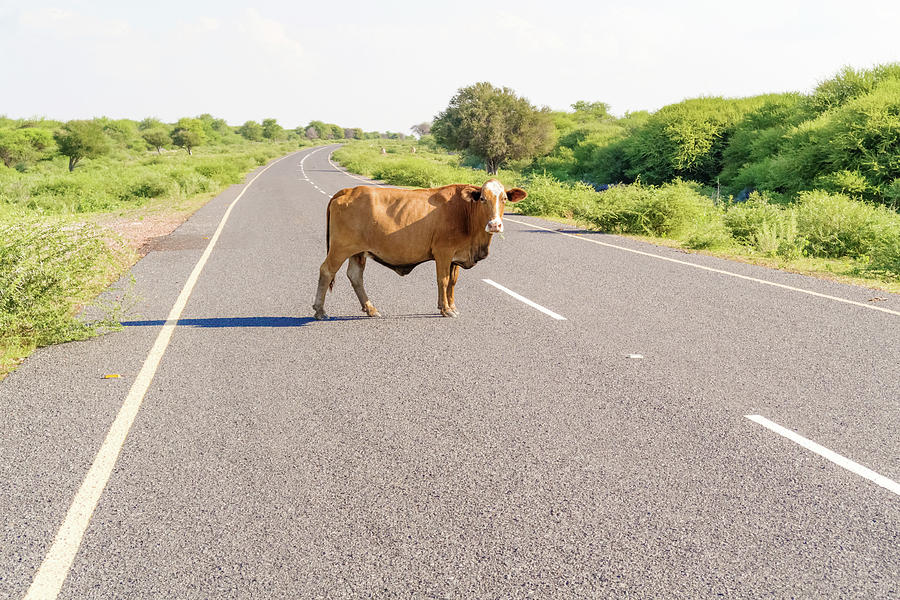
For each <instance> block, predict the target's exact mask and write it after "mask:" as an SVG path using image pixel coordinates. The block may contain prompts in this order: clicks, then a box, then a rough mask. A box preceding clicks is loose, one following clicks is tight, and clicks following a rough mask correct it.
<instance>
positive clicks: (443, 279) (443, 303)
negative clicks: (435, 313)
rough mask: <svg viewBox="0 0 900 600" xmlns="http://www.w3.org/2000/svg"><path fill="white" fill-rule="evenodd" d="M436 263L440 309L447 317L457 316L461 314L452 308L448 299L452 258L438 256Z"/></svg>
mask: <svg viewBox="0 0 900 600" xmlns="http://www.w3.org/2000/svg"><path fill="white" fill-rule="evenodd" d="M434 265H435V271H437V288H438V310H440V311H441V314H442V315H444V316H445V317H457V316H459V315H458V314H457V313H456V312H455V311H453V310H451V309H450V303H449V302H448V300H447V288H448V287H449V286H450V268H451V265H450V260H449V259H447V260H440V259H437V258H436V259H435V261H434Z"/></svg>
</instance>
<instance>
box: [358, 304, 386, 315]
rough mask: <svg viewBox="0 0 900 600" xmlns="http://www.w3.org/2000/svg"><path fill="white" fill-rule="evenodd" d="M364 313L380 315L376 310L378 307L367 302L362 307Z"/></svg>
mask: <svg viewBox="0 0 900 600" xmlns="http://www.w3.org/2000/svg"><path fill="white" fill-rule="evenodd" d="M362 310H363V312H364V313H366V314H367V315H369V316H370V317H380V316H381V313H380V312H378V309H377V308H375V305H374V304H372V303H371V302H369V303H368V304H367V305H366V306H363V307H362Z"/></svg>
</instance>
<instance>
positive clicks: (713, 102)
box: [335, 64, 900, 292]
mask: <svg viewBox="0 0 900 600" xmlns="http://www.w3.org/2000/svg"><path fill="white" fill-rule="evenodd" d="M478 86H482V84H478ZM474 87H476V86H473V88H474ZM494 89H495V90H496V88H494ZM463 92H464V90H460V93H459V94H458V95H457V96H455V97H454V99H453V101H451V106H450V107H448V110H447V111H445V112H444V113H442V114H441V115H439V117H438V120H437V121H436V122H435V124H434V126H433V127H432V128H431V133H433V132H434V131H435V130H437V131H439V132H440V135H436V136H435V135H429V134H423V135H421V136H420V139H419V140H418V142H417V143H416V152H415V153H412V145H411V144H409V143H406V144H399V143H395V144H393V145H390V144H389V145H387V146H385V148H386V154H382V153H381V152H380V147H381V146H384V144H381V145H380V146H379V145H376V144H371V143H368V144H367V143H365V142H360V143H355V144H351V145H348V146H346V147H344V148H342V149H341V150H339V151H338V152H336V153H335V158H336V159H337V160H338V161H339V162H341V163H342V164H343V165H344V166H346V167H348V168H350V169H351V170H354V171H356V172H360V173H363V174H366V175H369V176H371V177H374V178H376V179H380V180H384V181H386V182H390V183H394V184H397V185H406V186H422V187H431V186H437V185H444V184H447V183H453V182H468V183H475V184H481V183H483V182H484V180H485V179H486V177H487V174H486V172H487V173H490V172H492V171H493V172H496V173H497V176H498V178H499V179H500V180H501V181H502V182H503V183H504V184H505V185H507V186H514V185H519V186H522V187H524V188H525V189H527V190H528V194H529V195H528V198H526V199H525V200H524V201H522V202H520V203H519V204H517V205H516V209H517V210H518V211H520V212H522V213H524V214H530V215H539V216H546V217H553V218H557V219H562V220H565V221H570V222H573V223H577V224H578V225H580V226H584V227H590V228H593V229H596V230H600V231H606V232H611V233H620V234H629V235H635V236H640V237H643V238H647V239H649V240H651V241H656V242H657V243H664V244H666V245H672V246H677V247H682V248H686V249H692V250H698V251H704V252H707V253H710V254H716V255H720V256H727V257H731V258H737V259H739V260H745V261H750V262H756V263H760V264H766V265H769V266H775V267H779V268H785V269H789V270H793V271H797V272H802V273H807V274H812V275H819V276H826V277H832V278H839V279H843V280H845V281H852V282H855V283H860V284H863V285H869V286H871V287H877V288H880V289H886V290H890V291H894V292H900V213H898V212H897V211H898V208H900V64H893V65H884V66H879V67H875V68H873V69H868V70H860V71H856V70H853V69H849V68H848V69H844V70H843V71H841V72H840V73H838V74H837V75H836V76H835V77H834V78H833V79H830V80H828V81H825V82H823V83H822V84H820V85H819V86H818V87H817V88H816V89H815V90H814V91H813V92H812V93H811V94H807V95H804V94H796V93H791V94H770V95H764V96H757V97H753V98H742V99H725V98H698V99H692V100H685V101H683V102H680V103H677V104H673V105H669V106H665V107H663V108H661V109H660V110H658V111H656V112H654V113H652V114H650V113H646V112H641V113H630V114H626V115H625V116H624V117H614V116H612V115H610V114H609V112H608V106H607V105H605V104H603V103H602V102H577V103H575V104H574V105H573V111H571V112H549V113H548V111H546V110H543V111H538V110H537V109H533V110H534V111H535V112H538V113H541V114H542V115H546V116H547V117H549V119H551V121H552V123H553V127H554V132H553V134H552V136H551V137H552V139H554V140H555V144H554V145H553V147H552V149H549V151H544V152H543V153H541V152H540V150H539V149H537V150H535V151H533V152H531V153H530V154H529V153H525V154H524V155H523V156H519V157H518V158H517V159H506V160H501V161H499V164H497V163H493V164H492V163H491V162H490V160H489V157H488V156H487V154H486V153H485V152H484V151H481V150H479V149H478V148H477V147H474V146H473V145H469V146H468V147H461V145H460V144H459V143H457V141H456V138H455V137H454V136H455V135H458V133H457V134H454V133H449V134H448V133H447V132H446V128H447V126H448V125H447V119H446V118H445V115H446V114H448V112H450V111H452V109H453V108H454V106H456V105H458V104H459V98H461V97H468V96H467V95H466V94H463ZM471 95H472V94H469V96H471ZM471 114H473V115H477V119H475V117H473V118H472V119H473V121H472V122H475V121H476V120H477V121H478V122H480V123H481V124H482V125H483V124H485V123H490V119H491V117H490V113H489V111H487V110H482V111H480V112H479V111H472V112H471ZM464 120H465V119H456V121H454V122H451V123H450V127H460V129H459V131H463V129H462V127H463V126H462V125H461V124H460V122H461V121H464ZM422 125H425V126H427V125H428V124H427V123H426V124H422ZM422 125H419V126H417V127H422ZM468 126H469V127H471V126H472V123H469V124H468ZM505 143H509V144H515V140H514V139H513V140H512V141H509V142H505ZM489 145H490V144H488V146H489ZM496 145H497V144H496V143H495V144H494V146H495V147H496ZM448 150H449V151H459V153H458V154H451V153H449V152H448Z"/></svg>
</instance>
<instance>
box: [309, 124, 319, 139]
mask: <svg viewBox="0 0 900 600" xmlns="http://www.w3.org/2000/svg"><path fill="white" fill-rule="evenodd" d="M306 138H307V139H310V140H317V139H319V132H318V131H317V130H316V128H315V127H313V126H312V125H310V126H309V127H307V128H306Z"/></svg>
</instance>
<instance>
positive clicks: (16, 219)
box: [0, 142, 298, 378]
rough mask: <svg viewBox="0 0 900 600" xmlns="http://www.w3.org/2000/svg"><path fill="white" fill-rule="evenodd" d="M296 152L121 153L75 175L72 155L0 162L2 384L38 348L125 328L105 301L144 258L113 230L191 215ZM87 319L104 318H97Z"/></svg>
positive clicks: (251, 146)
mask: <svg viewBox="0 0 900 600" xmlns="http://www.w3.org/2000/svg"><path fill="white" fill-rule="evenodd" d="M297 148H298V146H297V143H296V142H283V143H249V142H248V143H241V144H230V145H227V146H226V145H222V146H210V147H199V148H197V149H195V151H194V156H188V155H187V154H186V153H185V152H167V153H165V154H162V155H159V154H157V153H155V152H135V153H133V154H130V155H129V154H125V153H119V154H118V155H116V156H110V157H104V158H100V159H96V160H86V161H84V164H83V166H79V167H78V168H77V169H76V170H75V171H74V172H73V173H69V172H68V166H67V161H66V159H65V157H56V158H53V159H50V160H45V161H41V162H39V163H37V164H36V165H34V166H33V167H31V168H29V169H27V170H25V171H24V172H20V171H18V170H15V169H10V168H6V167H3V166H2V165H0V378H2V377H3V376H4V375H5V374H6V373H8V372H9V371H10V370H12V369H13V368H14V367H15V366H16V365H17V364H18V363H19V362H21V360H22V359H23V358H24V357H26V356H27V355H28V354H30V353H31V352H32V351H33V350H34V349H35V348H37V347H40V346H45V345H49V344H56V343H61V342H67V341H74V340H82V339H86V338H88V337H91V336H93V335H96V334H97V333H99V332H102V331H106V330H109V329H114V328H117V327H118V326H119V325H118V320H117V319H116V310H117V308H118V307H117V305H115V304H113V305H105V306H100V305H99V304H98V302H99V301H98V300H96V298H97V295H98V294H99V293H100V292H101V291H102V290H103V289H105V288H106V287H107V286H108V285H109V284H110V283H111V282H113V281H115V280H116V279H117V278H118V277H119V276H120V275H121V274H122V272H124V271H125V270H126V269H127V268H128V267H130V266H131V265H132V264H133V263H134V262H135V261H136V260H137V254H136V253H135V251H134V250H133V249H132V248H130V247H129V246H128V244H127V243H126V242H125V240H123V239H122V238H121V237H120V236H118V235H117V234H116V233H115V232H114V231H112V230H111V229H110V228H109V227H107V224H108V223H110V222H112V221H114V220H116V219H121V218H122V217H127V218H128V219H130V220H134V221H139V220H141V219H143V218H145V217H150V218H153V216H156V215H165V216H167V217H168V218H170V219H171V218H172V215H176V217H175V218H176V219H179V218H184V217H186V216H187V215H188V214H190V213H192V212H193V211H194V210H196V209H197V208H199V206H201V205H202V204H203V203H204V202H205V200H206V199H208V198H210V197H213V196H215V195H216V194H218V193H219V192H220V191H222V190H223V189H224V188H225V187H227V186H228V185H231V184H234V183H240V182H241V181H242V180H243V178H244V176H245V175H246V174H247V173H248V172H249V171H252V170H253V169H255V168H256V167H258V166H260V165H263V164H265V163H267V162H268V161H269V160H271V159H272V158H275V157H277V156H281V155H284V154H287V153H288V152H291V151H294V150H296V149H297ZM88 306H90V307H92V309H93V310H91V311H84V310H83V309H85V308H86V307H88ZM98 309H99V310H98ZM87 312H90V313H91V314H97V315H99V316H98V317H97V318H95V319H91V320H88V319H87V318H86V317H84V316H83V315H85V314H87Z"/></svg>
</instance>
